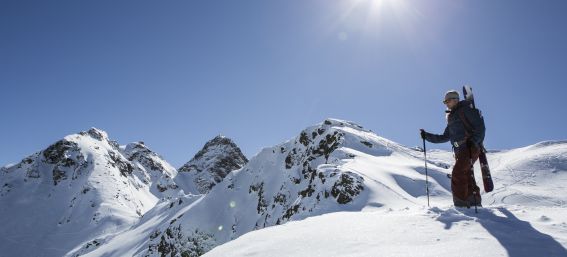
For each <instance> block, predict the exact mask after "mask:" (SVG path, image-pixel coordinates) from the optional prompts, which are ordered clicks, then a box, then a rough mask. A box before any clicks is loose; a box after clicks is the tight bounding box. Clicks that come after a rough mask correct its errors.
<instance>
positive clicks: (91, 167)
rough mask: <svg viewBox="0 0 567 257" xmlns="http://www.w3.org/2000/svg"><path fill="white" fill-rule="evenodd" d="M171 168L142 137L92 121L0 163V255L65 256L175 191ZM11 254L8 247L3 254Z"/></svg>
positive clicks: (121, 227) (130, 222) (116, 229)
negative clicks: (116, 136)
mask: <svg viewBox="0 0 567 257" xmlns="http://www.w3.org/2000/svg"><path fill="white" fill-rule="evenodd" d="M176 173H177V172H176V170H175V168H173V167H172V166H171V165H169V164H168V163H167V162H166V161H165V160H163V159H162V158H161V157H159V156H158V155H157V154H156V153H154V152H152V151H151V150H149V149H148V148H147V147H145V146H144V145H143V143H133V144H129V145H127V146H126V147H120V146H119V145H118V144H117V143H116V142H115V141H112V140H110V139H109V138H108V135H107V134H106V132H104V131H101V130H99V129H96V128H92V129H90V130H88V131H85V132H81V133H78V134H73V135H69V136H66V137H65V138H63V139H61V140H59V141H57V142H56V143H54V144H52V145H50V146H49V147H47V148H46V149H44V150H42V151H40V152H37V153H35V154H32V155H31V156H28V157H26V158H24V159H23V160H22V161H21V162H20V163H18V164H16V165H13V166H9V167H3V168H1V170H0V182H1V188H0V206H2V208H0V224H2V229H1V230H0V237H1V239H2V242H3V243H0V255H1V256H4V255H5V254H7V255H6V256H64V255H66V254H67V253H69V252H72V251H73V250H75V249H76V248H77V247H79V248H80V247H85V248H89V247H94V246H96V245H99V244H100V243H101V242H100V240H97V238H99V237H101V236H104V235H106V234H109V233H117V232H120V231H123V230H124V229H127V228H129V227H130V226H132V225H133V224H135V223H136V222H138V220H139V218H140V217H141V216H142V215H143V214H144V213H146V212H147V211H148V210H150V209H151V208H153V207H154V206H155V205H156V203H157V202H158V201H159V199H160V198H164V199H166V198H169V197H171V196H172V195H175V194H176V193H177V190H175V189H176V188H177V186H176V185H175V183H174V182H173V178H174V177H175V175H176ZM8 253H11V254H8Z"/></svg>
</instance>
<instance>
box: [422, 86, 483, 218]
mask: <svg viewBox="0 0 567 257" xmlns="http://www.w3.org/2000/svg"><path fill="white" fill-rule="evenodd" d="M443 103H444V104H445V105H446V106H447V111H446V113H447V127H446V128H445V131H444V132H443V134H441V135H437V134H432V133H428V132H426V131H425V130H423V129H421V130H420V131H421V137H422V138H423V139H425V140H427V141H429V142H431V143H445V142H448V141H451V145H452V146H453V151H454V154H455V160H456V161H455V166H454V167H453V171H452V174H451V191H452V192H453V203H454V204H455V206H456V207H467V208H470V207H471V206H475V205H476V206H481V200H482V199H481V197H480V188H479V187H478V186H477V185H476V181H475V179H474V173H473V172H474V171H473V164H474V163H475V162H476V160H477V159H478V157H479V154H480V151H481V147H482V142H483V141H484V134H485V130H486V129H485V126H484V121H483V119H482V117H481V116H480V114H479V113H478V112H475V111H474V110H473V109H472V108H471V106H470V102H469V101H467V100H463V101H459V93H458V92H457V91H455V90H451V91H448V92H447V93H446V94H445V99H444V101H443Z"/></svg>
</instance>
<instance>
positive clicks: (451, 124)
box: [425, 100, 486, 150]
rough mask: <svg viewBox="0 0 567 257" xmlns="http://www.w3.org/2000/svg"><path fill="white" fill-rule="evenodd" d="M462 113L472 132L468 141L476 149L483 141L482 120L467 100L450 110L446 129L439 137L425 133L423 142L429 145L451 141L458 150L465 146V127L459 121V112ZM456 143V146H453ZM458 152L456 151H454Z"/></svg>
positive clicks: (483, 129) (483, 128)
mask: <svg viewBox="0 0 567 257" xmlns="http://www.w3.org/2000/svg"><path fill="white" fill-rule="evenodd" d="M461 111H462V112H463V115H464V117H465V118H466V120H467V121H468V124H469V126H470V127H471V128H472V132H470V131H469V138H468V139H469V141H470V143H473V144H474V145H475V146H476V147H479V146H480V145H481V144H482V142H483V141H484V133H485V130H486V128H485V127H484V120H483V118H482V116H481V114H480V112H479V111H478V110H475V109H473V108H471V107H470V102H469V101H467V100H463V101H460V102H459V104H457V106H456V107H455V108H454V109H453V110H451V111H450V112H449V114H448V117H447V127H446V128H445V131H444V132H443V134H441V135H436V134H431V133H427V132H426V133H425V140H427V141H429V142H431V143H445V142H447V141H449V140H450V141H451V144H452V145H453V146H454V147H457V148H460V147H462V146H464V145H466V144H464V143H465V142H466V138H465V137H466V135H467V127H466V125H465V123H464V122H463V121H462V120H461V115H460V114H459V112H461ZM455 143H457V145H456V144H455ZM456 150H458V149H456Z"/></svg>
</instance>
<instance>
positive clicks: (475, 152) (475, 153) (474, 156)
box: [467, 147, 482, 206]
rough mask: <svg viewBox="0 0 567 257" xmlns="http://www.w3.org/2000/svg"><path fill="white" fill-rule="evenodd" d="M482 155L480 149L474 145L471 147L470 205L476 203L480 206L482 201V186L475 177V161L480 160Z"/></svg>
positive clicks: (468, 189)
mask: <svg viewBox="0 0 567 257" xmlns="http://www.w3.org/2000/svg"><path fill="white" fill-rule="evenodd" d="M479 155H480V149H478V148H475V147H472V148H471V149H470V158H471V168H470V171H469V177H470V182H469V183H468V187H467V191H468V192H467V200H468V202H469V203H470V205H471V206H472V205H474V204H476V205H477V206H480V205H481V203H482V198H481V197H480V187H478V186H477V184H476V180H475V178H474V169H473V167H474V163H475V162H476V161H477V160H478V157H479ZM475 196H476V200H475V199H474V197H475Z"/></svg>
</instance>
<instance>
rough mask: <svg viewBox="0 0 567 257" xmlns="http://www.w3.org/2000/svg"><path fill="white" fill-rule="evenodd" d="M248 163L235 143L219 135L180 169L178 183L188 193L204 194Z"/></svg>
mask: <svg viewBox="0 0 567 257" xmlns="http://www.w3.org/2000/svg"><path fill="white" fill-rule="evenodd" d="M247 162H248V159H247V158H246V156H244V154H243V153H242V151H241V150H240V148H239V147H238V146H237V145H236V144H235V143H234V141H232V140H231V139H230V138H227V137H225V136H222V135H218V136H216V137H214V138H213V139H211V140H209V141H207V142H206V143H205V145H204V146H203V148H202V149H201V150H200V151H199V152H197V154H195V156H194V157H193V158H192V159H191V160H190V161H189V162H187V163H186V164H184V165H183V166H181V167H180V168H179V169H178V171H179V175H178V177H177V178H176V183H178V184H182V185H184V186H183V187H184V190H186V193H194V194H204V193H207V192H208V191H209V190H210V189H211V188H212V187H213V186H215V185H216V184H218V183H219V182H221V181H222V179H223V178H224V177H226V175H227V174H228V173H230V172H231V171H233V170H237V169H240V168H242V166H244V165H245V164H246V163H247Z"/></svg>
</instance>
